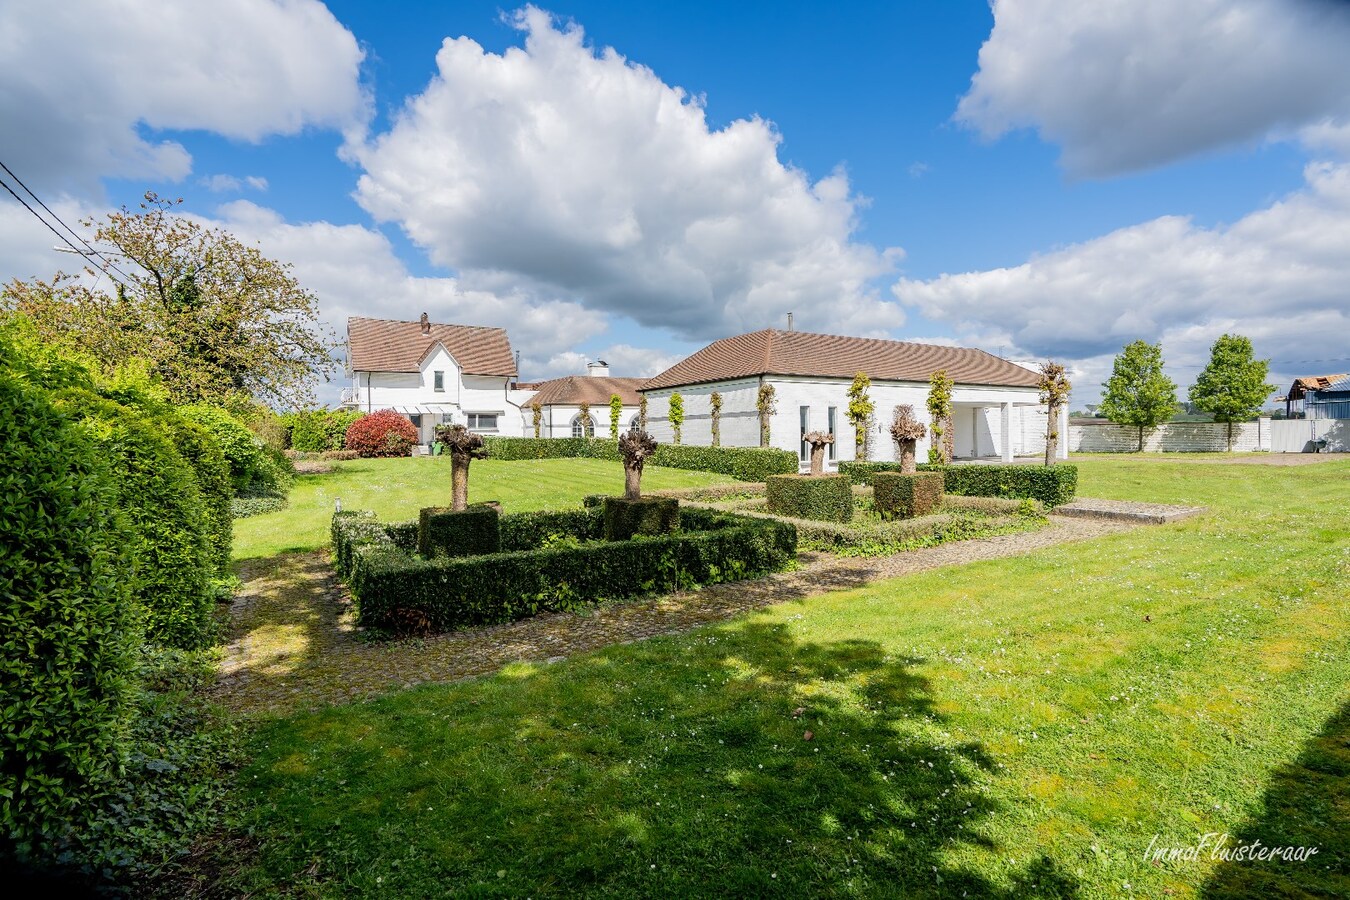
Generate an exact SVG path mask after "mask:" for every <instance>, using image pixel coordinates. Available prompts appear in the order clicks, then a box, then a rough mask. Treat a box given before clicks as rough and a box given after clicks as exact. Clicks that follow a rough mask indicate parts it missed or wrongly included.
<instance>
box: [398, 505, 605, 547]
mask: <svg viewBox="0 0 1350 900" xmlns="http://www.w3.org/2000/svg"><path fill="white" fill-rule="evenodd" d="M590 499H591V498H589V497H588V498H587V500H588V501H589V500H590ZM603 500H604V498H603V497H600V496H596V497H595V498H594V501H595V502H593V503H588V504H587V508H586V509H564V510H552V511H547V512H527V513H511V514H510V515H506V516H502V517H501V520H500V521H501V537H502V550H504V551H511V550H538V549H539V548H540V547H542V546H543V545H544V544H545V543H547V542H548V541H549V539H551V538H557V537H558V536H560V535H566V536H571V537H574V538H576V539H577V540H579V541H598V540H600V539H602V538H603V537H604V534H605V523H604V519H603V517H602V516H601V515H600V510H599V509H598V508H596V509H591V508H590V507H599V505H600V503H601V502H602V501H603ZM390 527H391V528H393V527H395V526H390Z"/></svg>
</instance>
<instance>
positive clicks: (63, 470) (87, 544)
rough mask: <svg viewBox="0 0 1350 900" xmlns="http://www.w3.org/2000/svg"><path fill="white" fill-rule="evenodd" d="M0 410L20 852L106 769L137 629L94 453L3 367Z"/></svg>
mask: <svg viewBox="0 0 1350 900" xmlns="http://www.w3.org/2000/svg"><path fill="white" fill-rule="evenodd" d="M0 421H3V422H4V427H3V428H0V459H3V460H4V465H3V467H0V522H3V523H4V527H3V528H2V529H0V598H3V602H2V603H0V654H2V655H0V850H3V848H4V847H5V845H6V844H8V845H9V847H10V848H11V849H13V850H16V851H17V855H18V857H19V859H20V861H24V860H26V859H28V858H29V857H31V856H32V855H33V854H34V853H35V852H36V853H39V854H40V853H42V852H43V850H44V846H45V845H47V844H49V843H50V842H51V841H52V840H53V838H54V837H56V836H58V835H59V834H60V833H61V832H62V831H63V830H64V829H65V828H66V827H69V826H73V825H76V824H77V823H78V821H79V820H81V819H83V818H84V817H86V816H88V815H89V814H90V813H91V812H92V805H93V800H94V798H95V797H97V796H98V795H100V794H101V793H103V792H104V791H105V790H106V789H107V786H108V782H109V780H110V779H112V778H113V777H115V776H116V774H117V772H118V768H119V765H120V763H121V755H122V745H123V737H124V734H125V729H126V726H127V722H126V711H127V709H128V703H129V700H130V693H129V691H130V687H131V685H130V681H129V676H130V673H131V669H132V650H133V648H134V646H135V644H136V637H137V635H136V630H135V629H134V628H133V627H132V616H131V615H130V610H131V592H130V585H129V581H128V579H127V577H126V573H127V572H128V571H129V570H130V568H131V563H130V559H129V558H128V550H129V546H128V542H127V541H126V540H125V539H124V535H123V534H122V532H121V530H120V524H119V523H118V521H117V518H116V513H115V492H114V488H113V483H112V477H111V473H110V471H109V466H108V465H107V463H106V462H105V461H104V459H103V453H102V452H101V451H100V449H99V448H98V447H97V445H96V444H95V442H94V441H93V440H92V439H91V437H90V436H89V435H88V433H87V432H86V431H85V430H84V429H82V428H78V427H76V426H74V425H72V424H71V423H69V422H68V420H67V418H66V417H64V416H63V415H61V414H60V413H59V412H58V411H57V410H56V409H54V408H53V406H52V405H51V403H50V402H49V401H48V400H47V399H46V397H45V396H44V395H43V393H42V392H40V391H38V390H36V389H34V388H31V387H29V386H27V385H24V384H23V383H21V382H20V381H19V380H17V379H15V378H12V377H9V375H7V374H0ZM4 855H6V854H4V853H3V852H0V857H3V856H4Z"/></svg>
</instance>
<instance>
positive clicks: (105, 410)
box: [57, 390, 215, 649]
mask: <svg viewBox="0 0 1350 900" xmlns="http://www.w3.org/2000/svg"><path fill="white" fill-rule="evenodd" d="M57 397H58V398H59V404H60V407H61V408H62V409H63V411H65V412H66V413H67V414H68V415H71V416H74V417H79V418H81V419H82V420H83V423H84V425H85V427H86V428H87V429H88V430H89V432H90V434H92V435H93V437H94V440H95V441H96V442H97V444H98V447H99V451H100V452H101V453H103V454H104V456H105V458H106V459H107V460H108V462H109V464H110V468H111V471H112V476H113V482H114V485H115V497H116V504H117V507H118V509H119V510H120V511H121V512H122V515H123V518H124V520H125V521H126V523H127V525H128V526H129V528H130V538H129V548H130V550H131V554H132V559H133V560H134V574H135V578H136V593H135V596H136V600H137V605H138V607H139V609H140V611H141V615H142V618H143V620H144V626H145V631H146V635H147V636H148V637H149V638H150V639H151V640H153V641H155V642H157V643H161V644H164V645H166V646H170V647H178V648H180V649H192V648H197V647H201V646H204V645H206V644H207V643H209V642H210V639H211V636H212V627H211V610H212V606H213V600H212V597H213V594H212V592H211V589H210V583H209V580H210V578H211V576H212V575H213V573H214V570H215V557H214V555H213V549H212V546H211V542H210V534H211V519H210V516H209V514H208V511H207V505H206V501H205V499H204V498H203V496H202V491H201V489H200V488H199V487H198V486H197V478H196V474H195V473H194V472H193V470H192V467H191V466H190V465H188V463H187V462H186V461H185V460H184V459H183V457H182V455H181V454H180V453H179V452H178V450H177V448H175V447H174V445H173V443H172V442H171V440H170V438H169V437H168V436H167V435H166V433H165V428H164V427H163V425H162V423H159V422H156V421H155V420H153V419H150V418H148V417H146V416H143V415H141V414H139V413H137V412H136V411H135V410H132V409H130V408H128V407H126V406H122V405H121V404H119V403H114V402H113V401H111V400H106V399H104V398H102V397H99V396H97V395H95V394H93V393H90V392H87V391H79V390H72V391H62V392H60V393H59V394H57Z"/></svg>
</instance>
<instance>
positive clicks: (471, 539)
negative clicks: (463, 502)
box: [417, 506, 502, 556]
mask: <svg viewBox="0 0 1350 900" xmlns="http://www.w3.org/2000/svg"><path fill="white" fill-rule="evenodd" d="M499 518H500V516H499V514H498V512H497V510H496V509H494V508H493V507H491V506H470V507H469V508H468V509H461V510H453V509H448V508H446V507H444V506H427V507H423V509H422V512H421V515H420V516H419V517H418V520H417V552H418V553H420V554H422V555H423V556H435V555H444V556H479V555H482V554H484V553H496V552H498V551H500V550H501V547H502V537H501V529H500V527H499V524H498V519H499Z"/></svg>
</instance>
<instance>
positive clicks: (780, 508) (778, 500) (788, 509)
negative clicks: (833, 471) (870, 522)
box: [766, 475, 853, 522]
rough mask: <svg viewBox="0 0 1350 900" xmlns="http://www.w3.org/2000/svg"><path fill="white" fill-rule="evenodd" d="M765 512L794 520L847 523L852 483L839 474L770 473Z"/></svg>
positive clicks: (851, 499)
mask: <svg viewBox="0 0 1350 900" xmlns="http://www.w3.org/2000/svg"><path fill="white" fill-rule="evenodd" d="M766 497H767V506H768V509H769V512H771V513H775V514H777V515H780V516H789V517H791V518H794V519H812V520H820V521H825V522H847V521H849V520H850V519H852V518H853V483H852V482H851V481H849V480H848V479H847V478H845V477H844V476H842V475H771V476H769V480H768V484H767V491H766Z"/></svg>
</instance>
